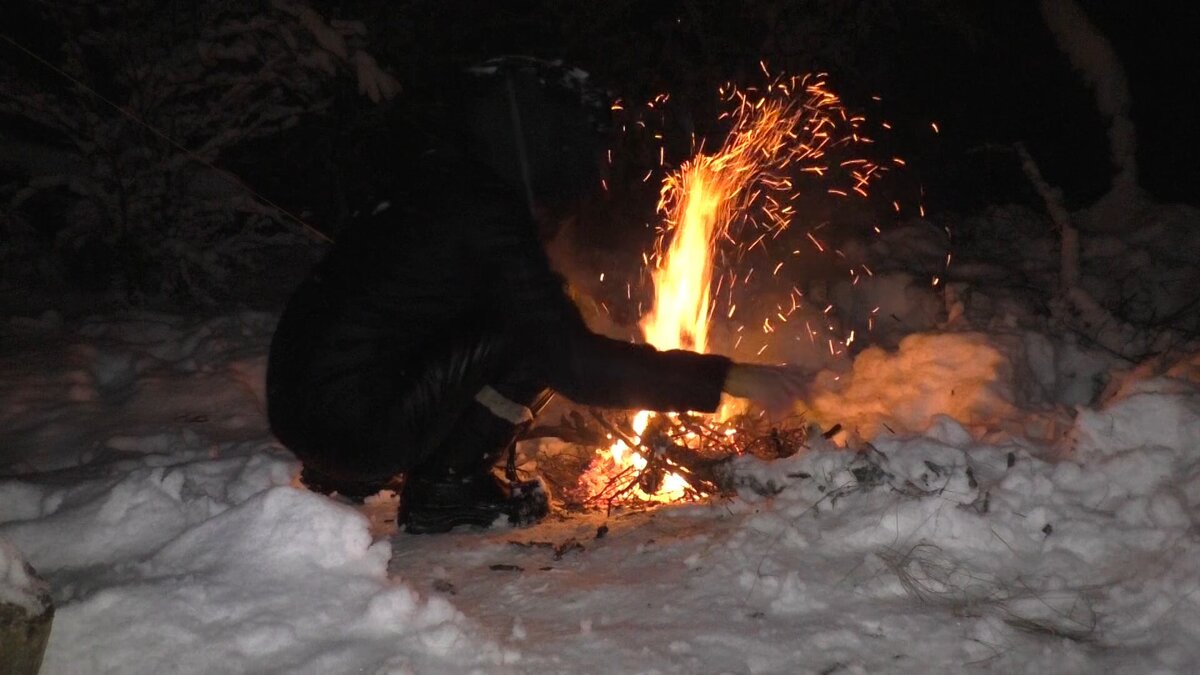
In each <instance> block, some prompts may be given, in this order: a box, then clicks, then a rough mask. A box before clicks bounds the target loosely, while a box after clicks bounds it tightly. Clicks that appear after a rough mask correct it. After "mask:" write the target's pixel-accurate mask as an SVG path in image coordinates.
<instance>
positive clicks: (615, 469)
mask: <svg viewBox="0 0 1200 675" xmlns="http://www.w3.org/2000/svg"><path fill="white" fill-rule="evenodd" d="M763 72H764V74H766V75H767V76H768V78H770V75H769V73H768V71H767V69H766V67H765V65H764V66H763ZM720 94H721V97H722V101H723V102H724V103H725V104H726V107H727V108H728V109H727V110H726V111H725V112H723V113H722V114H721V118H722V119H727V120H728V122H729V124H730V125H731V129H730V131H729V133H728V135H727V136H726V138H725V140H724V143H723V144H722V145H721V146H720V147H719V148H718V149H717V150H715V151H713V152H705V151H704V150H703V148H700V149H699V151H698V152H697V153H696V155H695V156H694V157H693V158H692V159H691V160H689V161H687V162H685V163H684V164H683V166H681V167H680V168H679V170H678V171H675V172H672V173H670V174H668V175H667V177H666V178H665V179H664V181H663V184H662V189H661V193H660V198H659V203H658V212H659V213H660V214H661V215H662V216H663V218H664V224H663V225H662V227H660V228H659V237H658V239H657V242H656V244H655V248H654V252H653V254H652V255H651V256H649V260H650V261H651V263H652V264H653V269H652V270H651V278H652V281H653V286H654V304H653V307H652V308H651V310H650V311H649V312H648V313H647V314H646V315H645V316H644V317H643V318H642V321H641V328H642V331H643V334H644V336H645V338H646V342H648V343H650V344H652V345H654V346H655V347H657V348H659V349H663V350H668V349H688V350H692V351H697V352H705V351H707V350H708V347H709V344H708V342H709V341H708V333H709V327H710V325H711V323H712V320H713V316H714V312H715V309H716V303H715V302H714V297H713V296H714V295H720V294H721V292H722V289H724V290H725V291H726V293H725V304H726V306H727V308H728V309H727V310H726V311H725V313H724V316H725V317H727V318H730V319H732V317H733V315H734V314H735V312H736V310H737V306H736V303H735V302H734V301H733V291H734V288H735V286H736V285H737V283H738V280H739V275H743V276H741V278H742V281H743V283H746V282H748V281H749V280H750V278H751V276H752V275H753V274H754V268H753V267H750V268H748V269H746V270H740V269H737V268H736V267H734V266H732V265H727V267H728V269H724V268H722V269H721V270H719V271H720V273H719V274H718V268H717V258H718V254H720V253H722V252H724V250H725V249H732V250H731V251H729V252H728V253H727V254H726V255H724V256H723V258H724V260H725V261H727V262H728V261H732V260H735V259H737V258H740V257H741V256H740V255H738V253H739V252H741V253H745V252H747V251H753V250H754V249H755V248H756V247H760V246H761V247H764V248H765V247H766V246H767V244H766V243H765V242H767V241H768V240H774V239H776V238H778V237H779V236H780V234H782V233H783V232H784V231H785V230H787V229H788V227H789V226H790V225H791V222H792V218H793V216H794V215H795V208H794V207H793V205H792V202H793V201H794V200H795V198H796V197H797V195H798V190H799V189H800V188H801V185H800V184H798V182H797V177H804V176H816V177H824V176H826V175H828V174H830V173H832V172H833V171H835V169H836V170H839V171H841V172H843V173H844V174H845V176H847V177H848V178H849V181H848V187H849V190H848V192H847V191H845V190H840V189H838V188H836V187H828V188H827V189H829V190H830V191H831V192H836V193H838V194H841V195H846V194H855V195H857V196H861V197H866V196H867V189H866V188H867V187H868V185H869V184H870V183H871V182H872V181H873V180H875V179H877V178H878V177H879V176H881V175H882V174H883V170H882V169H881V167H880V166H879V165H877V164H875V163H873V162H871V161H869V160H867V159H864V158H857V159H852V160H847V161H842V162H839V163H838V166H837V167H833V166H830V165H831V160H830V158H829V157H828V155H827V151H828V149H830V148H832V147H841V146H854V145H859V144H864V143H869V142H870V139H869V138H866V137H865V136H863V135H862V132H861V130H860V126H861V125H862V123H863V122H864V121H865V120H864V118H862V117H860V116H854V115H850V114H848V113H847V112H846V110H845V109H844V108H843V107H842V105H841V101H840V99H839V98H838V97H837V96H836V95H835V94H834V93H832V92H831V91H830V90H829V89H828V86H827V84H826V83H825V81H824V80H823V78H822V77H821V76H813V75H808V76H804V77H776V78H773V79H771V80H770V82H769V83H768V84H767V85H765V86H764V87H762V88H761V89H758V88H753V87H751V88H748V89H741V88H738V87H736V86H733V85H732V84H727V85H725V86H724V87H722V88H721V91H720ZM662 99H663V97H660V98H659V99H656V101H659V102H661V101H662ZM808 238H809V239H810V240H811V241H812V243H813V245H814V246H816V247H817V248H818V249H819V250H820V251H822V252H823V251H824V250H825V248H824V246H823V245H822V244H821V242H820V241H819V240H818V239H817V238H816V237H814V236H813V235H812V234H811V233H808ZM723 244H724V245H725V246H722V245H723ZM784 265H785V261H784V260H779V261H778V262H775V263H774V264H772V265H771V268H772V269H771V274H772V275H774V276H778V275H779V273H780V270H781V269H783V267H784ZM789 272H790V270H789ZM714 277H718V281H717V282H716V283H715V284H714V281H713V279H714ZM800 301H801V294H800V292H799V291H798V290H796V289H795V287H794V286H793V287H792V289H791V291H790V292H789V307H788V308H787V309H786V310H784V309H783V308H782V307H780V308H779V309H780V310H781V311H780V312H779V313H778V314H777V322H783V323H786V322H787V320H788V317H790V316H791V315H792V313H794V312H795V311H796V310H797V309H798V308H799V307H800ZM763 331H764V333H767V334H770V333H772V332H774V331H775V329H774V327H773V326H772V321H771V318H766V319H764V322H763ZM810 333H811V329H810ZM739 339H740V338H739ZM852 339H853V334H851V336H849V337H848V338H847V340H852ZM830 349H831V350H833V341H832V339H831V340H830ZM760 353H761V350H760ZM654 415H655V413H652V412H649V411H644V410H643V411H641V412H639V413H637V414H636V415H635V416H634V417H633V419H632V423H631V427H632V429H633V434H634V435H633V436H631V437H630V438H628V439H621V438H618V439H614V440H613V444H612V445H611V446H610V447H608V448H602V449H599V451H598V453H597V456H596V459H595V460H594V461H593V463H592V465H591V466H590V467H589V469H588V471H587V472H586V473H585V474H584V476H583V477H582V479H581V484H582V485H584V486H585V487H586V488H587V489H588V491H589V493H590V494H591V495H592V496H593V497H596V496H600V495H610V496H611V497H612V498H611V499H609V500H608V503H609V504H612V503H616V502H621V501H643V502H674V501H679V500H682V499H687V498H694V497H698V496H703V494H702V492H700V491H699V490H698V489H697V488H696V486H693V485H691V484H690V483H689V481H688V480H687V479H686V478H684V477H683V476H681V475H680V474H679V473H677V472H675V471H670V470H666V471H664V472H663V476H662V477H661V480H655V481H652V482H651V483H650V484H649V485H646V484H643V483H644V481H641V480H639V476H640V475H641V473H642V472H643V471H644V470H645V468H646V466H647V460H646V458H645V457H643V456H642V451H641V450H639V449H636V448H637V447H638V446H640V445H641V442H642V439H641V435H642V433H643V432H644V431H645V429H646V426H647V424H648V423H649V421H650V420H651V419H652V418H653V417H654ZM732 431H733V430H732V429H717V430H716V432H717V433H732ZM610 437H611V436H610ZM679 440H680V442H681V443H682V444H683V445H684V446H687V445H688V444H689V442H694V441H696V434H695V432H694V431H685V432H683V433H682V434H681V436H680V438H679ZM627 441H628V442H627ZM630 443H632V444H633V445H634V447H630ZM651 451H653V450H651ZM662 461H664V462H665V463H666V464H667V465H668V466H670V465H671V462H670V460H669V459H665V458H664V459H663V460H662Z"/></svg>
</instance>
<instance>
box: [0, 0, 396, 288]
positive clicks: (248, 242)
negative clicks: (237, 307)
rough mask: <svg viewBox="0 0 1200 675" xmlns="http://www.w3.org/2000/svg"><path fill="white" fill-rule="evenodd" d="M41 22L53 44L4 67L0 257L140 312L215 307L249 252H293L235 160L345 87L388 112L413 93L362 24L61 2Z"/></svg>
mask: <svg viewBox="0 0 1200 675" xmlns="http://www.w3.org/2000/svg"><path fill="white" fill-rule="evenodd" d="M27 20H28V21H29V23H31V24H33V28H32V29H31V30H30V31H29V33H28V34H30V35H34V36H38V37H40V38H41V39H32V38H31V39H30V41H29V42H28V43H23V44H22V47H25V48H26V49H28V50H29V51H28V52H26V53H22V54H20V56H19V58H14V59H6V63H5V65H4V66H3V67H0V88H2V89H3V90H4V91H5V92H7V93H8V94H9V96H6V97H4V98H3V99H0V118H3V119H5V120H6V127H8V128H11V129H13V132H12V133H9V132H6V133H3V134H0V148H3V149H4V151H5V152H4V153H0V154H6V155H8V160H7V161H6V162H4V163H3V164H2V165H0V227H3V229H4V230H5V231H6V233H7V234H8V237H7V238H8V239H9V240H10V241H9V243H8V244H7V246H6V247H5V248H4V249H0V256H3V257H4V262H5V264H6V266H10V265H11V266H14V267H15V266H16V265H18V264H22V266H23V267H24V270H23V271H25V272H27V273H38V274H41V275H42V276H45V275H47V273H48V274H50V275H52V276H59V277H68V278H67V280H68V281H73V282H76V283H79V284H82V285H85V286H91V287H96V288H109V287H113V286H116V287H119V288H123V290H125V291H126V292H127V293H129V294H131V295H151V294H156V295H167V296H179V295H186V296H190V297H192V298H194V299H199V300H208V299H211V298H212V296H213V293H214V291H217V290H219V289H220V287H221V284H222V282H223V280H225V279H226V278H227V276H228V274H229V273H230V271H231V270H232V269H234V268H235V267H236V266H237V265H238V264H239V262H241V261H243V260H244V258H245V256H246V255H247V252H248V251H250V250H252V249H253V248H255V247H259V248H261V246H262V244H264V243H282V241H286V240H287V239H288V238H289V237H294V236H295V235H294V233H295V232H297V231H298V228H297V225H296V224H295V223H289V224H288V229H284V228H281V227H280V224H281V223H282V222H283V221H286V220H291V219H292V217H291V216H290V215H289V214H286V213H285V212H283V211H282V210H281V209H280V208H279V207H278V206H276V205H275V204H274V203H272V202H271V201H270V200H268V199H266V198H265V197H263V196H261V195H259V194H256V193H255V192H254V191H253V190H252V189H250V188H249V187H248V186H247V185H246V184H245V183H244V182H243V180H242V179H241V178H239V177H237V176H235V175H233V174H232V173H230V172H226V171H223V170H222V169H220V168H218V167H219V165H220V164H221V163H222V160H224V159H226V158H227V157H228V155H229V154H230V153H231V152H233V151H236V150H238V149H244V148H246V147H247V146H248V145H249V144H251V143H255V142H260V143H261V142H263V141H264V140H267V139H271V138H275V137H278V136H279V135H280V134H281V133H283V132H285V131H286V130H288V129H290V128H293V127H295V126H296V125H298V124H300V123H301V122H302V121H303V120H305V119H309V118H312V117H314V116H317V115H320V114H321V113H322V112H324V111H326V110H327V108H328V106H329V104H330V101H331V100H332V97H333V92H334V86H335V84H336V83H337V78H336V76H337V75H338V74H339V71H343V72H348V73H350V74H351V75H352V76H354V77H355V78H356V79H357V80H358V84H359V89H360V91H362V92H363V93H364V94H366V95H367V96H369V97H370V98H371V99H373V100H380V99H382V98H386V97H390V96H392V95H394V94H395V93H396V92H397V91H398V84H397V82H396V81H395V80H394V79H393V78H391V76H389V75H387V74H386V73H385V72H384V71H382V70H381V69H380V68H379V67H378V65H377V64H376V62H375V61H374V59H373V58H372V57H371V56H370V55H369V54H368V53H366V52H365V51H363V50H362V49H360V47H361V42H362V40H363V36H364V35H365V32H366V31H365V28H364V27H363V26H362V25H361V24H357V23H350V22H343V23H339V24H335V25H330V24H328V23H326V22H325V20H324V19H322V18H321V17H320V16H319V15H318V14H316V13H315V12H314V11H313V10H312V9H310V8H308V7H306V6H304V5H302V4H294V3H290V2H284V1H283V0H277V1H275V2H272V3H270V4H266V3H264V4H258V3H241V2H229V1H219V2H205V3H190V2H182V1H179V0H168V1H167V2H152V1H151V0H88V1H86V2H64V1H60V0H50V1H48V2H44V3H39V4H38V5H36V9H34V8H29V11H28V15H27ZM51 45H54V46H53V47H52V46H51ZM248 178H250V180H251V182H252V181H253V179H252V177H248ZM288 233H291V234H288ZM39 253H40V254H42V255H44V254H46V253H49V254H50V256H49V258H48V259H49V261H50V262H49V264H48V265H47V264H37V263H33V262H30V260H31V254H33V257H34V258H36V257H37V254H39ZM13 271H22V270H19V269H17V270H14V269H13V268H12V267H10V274H11V273H12V272H13Z"/></svg>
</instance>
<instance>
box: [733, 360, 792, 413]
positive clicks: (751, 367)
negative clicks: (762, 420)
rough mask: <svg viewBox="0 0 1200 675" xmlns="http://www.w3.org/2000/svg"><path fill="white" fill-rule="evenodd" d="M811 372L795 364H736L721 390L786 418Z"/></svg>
mask: <svg viewBox="0 0 1200 675" xmlns="http://www.w3.org/2000/svg"><path fill="white" fill-rule="evenodd" d="M809 379H810V375H809V374H808V373H806V372H804V371H802V370H800V369H799V368H796V367H794V366H786V365H785V366H768V365H758V364H751V363H735V364H733V365H732V366H730V367H729V373H728V374H727V375H726V376H725V386H724V387H722V389H723V390H724V391H725V393H727V394H729V395H730V396H734V397H737V398H745V399H749V400H750V401H752V402H754V403H755V404H756V405H758V406H759V407H761V408H762V409H764V410H766V411H767V414H768V415H770V416H771V417H784V416H786V415H787V413H788V412H790V411H791V409H792V406H794V405H795V403H796V401H798V400H799V399H800V397H801V396H803V395H804V393H805V391H806V390H807V385H808V381H809Z"/></svg>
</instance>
